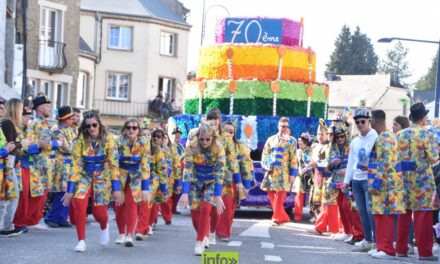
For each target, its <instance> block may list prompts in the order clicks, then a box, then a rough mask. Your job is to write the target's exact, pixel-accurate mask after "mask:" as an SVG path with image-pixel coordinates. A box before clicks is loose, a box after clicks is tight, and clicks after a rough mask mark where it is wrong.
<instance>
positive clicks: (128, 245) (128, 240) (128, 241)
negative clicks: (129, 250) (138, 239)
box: [125, 235, 134, 247]
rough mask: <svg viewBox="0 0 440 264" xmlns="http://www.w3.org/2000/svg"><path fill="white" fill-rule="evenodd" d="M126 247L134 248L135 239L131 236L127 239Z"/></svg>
mask: <svg viewBox="0 0 440 264" xmlns="http://www.w3.org/2000/svg"><path fill="white" fill-rule="evenodd" d="M125 246H126V247H132V246H134V243H133V238H132V237H131V235H130V236H126V237H125Z"/></svg>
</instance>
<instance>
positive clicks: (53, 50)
mask: <svg viewBox="0 0 440 264" xmlns="http://www.w3.org/2000/svg"><path fill="white" fill-rule="evenodd" d="M65 47H66V44H64V43H61V42H57V41H51V40H40V48H39V50H38V68H39V69H40V70H42V71H48V72H61V71H63V69H64V68H65V67H66V65H67V61H66V55H65V53H64V48H65Z"/></svg>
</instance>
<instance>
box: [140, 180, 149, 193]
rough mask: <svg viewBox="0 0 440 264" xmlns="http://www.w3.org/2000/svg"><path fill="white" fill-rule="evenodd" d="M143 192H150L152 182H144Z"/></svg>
mask: <svg viewBox="0 0 440 264" xmlns="http://www.w3.org/2000/svg"><path fill="white" fill-rule="evenodd" d="M141 189H142V191H150V180H142V186H141Z"/></svg>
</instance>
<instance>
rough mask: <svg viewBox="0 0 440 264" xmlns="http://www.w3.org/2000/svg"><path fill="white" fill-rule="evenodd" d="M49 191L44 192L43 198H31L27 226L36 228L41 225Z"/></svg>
mask: <svg viewBox="0 0 440 264" xmlns="http://www.w3.org/2000/svg"><path fill="white" fill-rule="evenodd" d="M48 193H49V191H48V190H46V191H44V194H43V195H42V196H36V197H29V202H28V217H27V220H26V225H27V226H34V225H38V224H39V223H40V220H41V218H43V211H44V204H45V203H46V199H47V194H48Z"/></svg>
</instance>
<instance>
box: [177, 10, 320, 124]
mask: <svg viewBox="0 0 440 264" xmlns="http://www.w3.org/2000/svg"><path fill="white" fill-rule="evenodd" d="M302 35H303V23H302V20H301V21H300V22H296V21H293V20H289V19H272V18H225V19H223V20H221V21H219V22H218V24H217V31H216V44H215V45H210V46H203V47H202V48H201V50H200V60H199V66H198V70H197V79H195V80H191V81H189V82H187V83H186V85H185V86H184V93H183V94H184V108H185V113H187V114H201V113H206V112H207V110H209V109H211V108H213V107H218V108H220V110H221V111H222V113H227V114H237V115H245V116H248V115H267V116H270V115H272V116H301V117H304V116H306V117H325V115H326V112H327V100H328V87H327V85H325V84H322V83H317V82H316V81H315V80H316V54H315V53H314V52H313V51H312V49H311V48H303V47H302Z"/></svg>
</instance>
